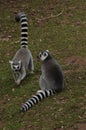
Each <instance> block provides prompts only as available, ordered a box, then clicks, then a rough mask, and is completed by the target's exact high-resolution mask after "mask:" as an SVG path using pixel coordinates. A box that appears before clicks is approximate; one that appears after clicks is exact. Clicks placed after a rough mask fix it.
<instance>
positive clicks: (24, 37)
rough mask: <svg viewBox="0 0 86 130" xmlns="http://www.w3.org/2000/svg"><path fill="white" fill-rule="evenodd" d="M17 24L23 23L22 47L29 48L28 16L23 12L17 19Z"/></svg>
mask: <svg viewBox="0 0 86 130" xmlns="http://www.w3.org/2000/svg"><path fill="white" fill-rule="evenodd" d="M15 20H16V21H17V22H19V21H20V22H21V47H27V45H28V22H27V17H26V15H25V14H24V13H23V12H21V13H18V14H17V15H16V17H15Z"/></svg>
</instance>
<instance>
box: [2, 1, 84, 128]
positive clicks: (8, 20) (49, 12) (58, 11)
mask: <svg viewBox="0 0 86 130" xmlns="http://www.w3.org/2000/svg"><path fill="white" fill-rule="evenodd" d="M85 10H86V2H85V0H83V1H82V0H74V1H73V0H62V1H61V0H35V1H32V0H24V1H21V0H15V1H14V0H4V1H3V0H0V104H1V105H0V106H1V107H0V130H37V129H38V130H85V129H86V11H85ZM17 12H25V13H26V14H27V18H28V25H29V36H28V38H29V42H28V46H29V49H30V50H31V52H32V55H33V58H34V64H35V71H34V74H33V75H31V74H29V71H28V72H27V76H26V78H25V79H24V80H23V81H22V83H21V85H20V86H16V84H15V83H14V80H13V76H12V72H11V69H10V65H9V60H11V59H12V57H13V56H14V54H15V52H16V51H17V50H18V49H19V47H20V24H19V23H16V22H15V19H14V18H15V13H17ZM46 49H47V50H49V51H50V52H51V54H52V56H53V57H54V58H55V59H56V60H57V61H58V62H59V63H60V64H61V66H62V69H63V72H64V81H65V82H64V86H65V88H64V90H63V92H61V93H59V94H57V95H53V96H51V97H49V98H47V99H45V100H44V101H42V102H40V103H39V104H37V105H35V106H34V107H32V108H31V109H30V110H28V111H27V112H26V113H20V111H19V110H20V107H21V105H22V103H24V102H25V101H27V99H28V98H30V97H31V96H32V95H33V94H35V93H36V91H37V90H39V83H38V82H39V77H40V74H41V71H40V70H41V63H40V62H39V61H38V60H37V58H36V57H37V55H38V54H39V52H40V51H43V50H46Z"/></svg>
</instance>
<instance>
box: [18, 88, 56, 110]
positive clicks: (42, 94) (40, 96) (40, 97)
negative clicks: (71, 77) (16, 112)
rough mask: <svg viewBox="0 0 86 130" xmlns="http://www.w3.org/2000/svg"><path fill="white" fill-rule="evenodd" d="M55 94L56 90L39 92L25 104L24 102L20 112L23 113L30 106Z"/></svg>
mask: <svg viewBox="0 0 86 130" xmlns="http://www.w3.org/2000/svg"><path fill="white" fill-rule="evenodd" d="M56 92H57V91H56V90H41V91H40V92H38V93H37V94H36V95H34V96H32V98H30V99H29V100H28V101H27V102H25V103H24V104H23V105H22V107H21V109H20V110H21V111H23V112H25V111H27V110H28V109H30V108H31V107H32V106H34V105H35V104H37V103H38V102H40V101H41V100H43V99H44V98H47V97H49V96H50V95H53V94H55V93H56Z"/></svg>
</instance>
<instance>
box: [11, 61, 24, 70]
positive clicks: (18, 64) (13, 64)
mask: <svg viewBox="0 0 86 130" xmlns="http://www.w3.org/2000/svg"><path fill="white" fill-rule="evenodd" d="M9 63H10V65H11V69H12V70H13V71H15V72H17V71H20V69H21V65H22V64H21V61H17V62H15V61H9Z"/></svg>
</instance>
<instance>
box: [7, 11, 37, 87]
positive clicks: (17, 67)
mask: <svg viewBox="0 0 86 130" xmlns="http://www.w3.org/2000/svg"><path fill="white" fill-rule="evenodd" d="M15 20H16V21H17V22H19V21H20V22H21V48H20V49H19V50H18V51H17V52H16V54H15V55H14V57H13V59H12V60H11V61H9V63H10V64H11V69H12V72H13V77H14V80H15V83H16V84H17V85H19V84H20V82H21V80H23V79H24V78H25V76H26V70H27V69H29V70H30V72H31V73H33V71H34V64H33V57H32V54H31V51H30V50H29V49H28V23H27V17H26V15H25V14H24V13H18V14H17V15H16V17H15Z"/></svg>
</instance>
